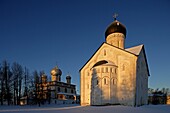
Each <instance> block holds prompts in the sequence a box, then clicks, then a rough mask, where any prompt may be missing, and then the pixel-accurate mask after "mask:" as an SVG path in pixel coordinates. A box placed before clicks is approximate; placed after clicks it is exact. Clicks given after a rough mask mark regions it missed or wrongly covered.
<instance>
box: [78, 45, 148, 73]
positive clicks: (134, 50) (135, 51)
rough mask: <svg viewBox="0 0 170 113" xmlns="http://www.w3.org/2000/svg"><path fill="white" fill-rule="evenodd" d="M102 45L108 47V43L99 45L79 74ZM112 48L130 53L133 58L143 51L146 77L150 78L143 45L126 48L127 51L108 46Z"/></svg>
mask: <svg viewBox="0 0 170 113" xmlns="http://www.w3.org/2000/svg"><path fill="white" fill-rule="evenodd" d="M104 44H107V45H110V44H108V43H105V42H103V43H102V44H101V46H100V47H99V48H98V49H97V50H96V51H95V52H94V54H93V55H92V56H91V57H90V59H89V60H88V61H87V62H86V63H85V64H84V65H83V66H82V67H81V69H80V70H79V72H80V71H81V70H82V69H83V68H84V66H85V65H86V64H87V63H88V62H89V61H90V60H91V59H92V58H93V56H94V55H95V54H96V52H97V51H98V50H99V49H100V48H101V47H102V46H103V45H104ZM110 46H112V47H114V48H117V49H119V50H122V51H124V52H127V53H130V54H131V55H135V56H137V57H138V56H139V54H140V52H141V51H142V49H143V52H144V57H145V62H146V66H147V71H148V75H149V76H150V73H149V67H148V63H147V59H146V54H145V49H144V45H143V44H142V45H138V46H134V47H131V48H127V49H121V48H118V47H116V46H113V45H110Z"/></svg>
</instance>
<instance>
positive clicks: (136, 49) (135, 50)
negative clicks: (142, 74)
mask: <svg viewBox="0 0 170 113" xmlns="http://www.w3.org/2000/svg"><path fill="white" fill-rule="evenodd" d="M143 46H144V45H143V44H142V45H138V46H134V47H131V48H127V49H125V50H126V51H129V52H131V53H133V54H135V55H139V54H140V52H141V50H142V48H143Z"/></svg>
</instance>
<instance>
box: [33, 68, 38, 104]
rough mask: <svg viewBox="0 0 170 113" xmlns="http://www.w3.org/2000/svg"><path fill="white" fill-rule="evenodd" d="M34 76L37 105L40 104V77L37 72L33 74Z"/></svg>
mask: <svg viewBox="0 0 170 113" xmlns="http://www.w3.org/2000/svg"><path fill="white" fill-rule="evenodd" d="M33 76H34V101H35V103H36V104H37V103H39V97H38V95H39V76H38V72H37V71H36V70H35V71H34V72H33Z"/></svg>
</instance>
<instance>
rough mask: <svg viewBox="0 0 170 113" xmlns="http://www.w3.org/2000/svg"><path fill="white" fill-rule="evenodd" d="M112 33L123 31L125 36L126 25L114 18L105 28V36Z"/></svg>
mask: <svg viewBox="0 0 170 113" xmlns="http://www.w3.org/2000/svg"><path fill="white" fill-rule="evenodd" d="M112 33H123V34H124V35H125V37H126V27H125V26H124V25H123V24H121V23H120V22H119V21H117V20H115V21H114V22H112V23H111V24H110V25H109V26H108V27H107V29H106V32H105V38H107V36H108V35H110V34H112Z"/></svg>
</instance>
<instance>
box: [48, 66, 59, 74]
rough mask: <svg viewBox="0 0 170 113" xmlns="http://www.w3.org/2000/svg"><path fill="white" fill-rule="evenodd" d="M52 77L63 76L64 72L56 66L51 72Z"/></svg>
mask: <svg viewBox="0 0 170 113" xmlns="http://www.w3.org/2000/svg"><path fill="white" fill-rule="evenodd" d="M51 75H62V71H61V70H60V69H59V68H58V67H57V66H56V67H54V68H53V69H52V70H51Z"/></svg>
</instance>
